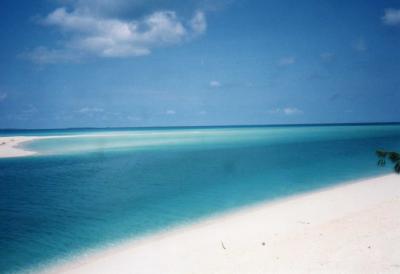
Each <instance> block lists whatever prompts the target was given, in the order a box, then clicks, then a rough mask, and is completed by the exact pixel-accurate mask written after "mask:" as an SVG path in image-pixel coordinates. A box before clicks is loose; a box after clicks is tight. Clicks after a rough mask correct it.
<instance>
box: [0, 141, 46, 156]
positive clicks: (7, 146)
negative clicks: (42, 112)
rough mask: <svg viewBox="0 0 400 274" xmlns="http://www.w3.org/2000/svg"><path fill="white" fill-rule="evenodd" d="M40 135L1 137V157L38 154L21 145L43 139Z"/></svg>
mask: <svg viewBox="0 0 400 274" xmlns="http://www.w3.org/2000/svg"><path fill="white" fill-rule="evenodd" d="M43 138H48V137H40V136H10V137H0V158H8V157H22V156H30V155H34V154H36V152H34V151H28V150H24V149H22V148H21V147H20V145H21V144H22V143H24V142H28V141H33V140H37V139H43Z"/></svg>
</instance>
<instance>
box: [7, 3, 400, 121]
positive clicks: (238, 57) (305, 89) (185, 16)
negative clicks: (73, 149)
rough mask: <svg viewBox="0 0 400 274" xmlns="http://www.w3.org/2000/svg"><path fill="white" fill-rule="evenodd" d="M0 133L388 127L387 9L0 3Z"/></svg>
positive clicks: (397, 85) (391, 73) (397, 79)
mask: <svg viewBox="0 0 400 274" xmlns="http://www.w3.org/2000/svg"><path fill="white" fill-rule="evenodd" d="M0 41H1V42H0V60H1V61H0V128H66V127H142V126H207V125H251V124H299V123H300V124H305V123H358V122H399V121H400V104H399V102H400V1H386V0H382V1H375V0H346V1H345V0H327V1H320V0H307V1H297V0H296V1H295V0H265V1H261V0H260V1H249V0H248V1H244V0H214V1H212V0H187V1H178V0H163V1H157V0H130V1H128V0H97V1H96V0H37V1H22V0H2V1H1V3H0Z"/></svg>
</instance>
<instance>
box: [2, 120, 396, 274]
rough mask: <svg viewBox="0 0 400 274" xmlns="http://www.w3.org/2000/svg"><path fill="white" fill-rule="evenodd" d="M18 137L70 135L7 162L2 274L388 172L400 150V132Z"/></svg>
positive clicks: (259, 130)
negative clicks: (380, 163) (383, 158)
mask: <svg viewBox="0 0 400 274" xmlns="http://www.w3.org/2000/svg"><path fill="white" fill-rule="evenodd" d="M16 134H18V135H21V134H23V135H41V136H46V135H65V137H64V138H57V139H44V140H38V141H34V142H31V143H26V144H24V145H23V146H24V148H26V149H30V150H35V151H38V152H39V153H40V154H39V155H37V156H31V157H22V158H8V159H0V220H1V222H0V273H7V272H15V271H21V270H27V269H30V268H31V267H38V266H42V265H45V264H47V263H49V262H52V261H54V260H57V259H63V258H68V257H69V256H74V255H76V254H81V253H84V252H86V251H88V250H90V249H92V248H96V247H101V246H104V245H108V244H112V243H116V242H118V241H122V240H124V239H128V238H132V237H137V236H140V235H143V234H145V233H151V232H154V231H158V230H161V229H165V228H168V227H172V226H175V225H178V224H182V223H185V222H191V221H194V220H197V219H199V218H204V217H206V216H209V215H212V214H217V213H221V212H224V211H228V210H232V209H234V208H238V207H241V206H245V205H250V204H254V203H257V202H262V201H267V200H272V199H276V198H280V197H285V196H288V195H293V194H297V193H300V192H304V191H310V190H315V189H318V188H322V187H327V186H330V185H334V184H338V183H341V182H343V181H346V180H352V179H359V178H366V177H370V176H376V175H380V174H386V173H388V172H391V169H390V168H389V167H387V168H377V167H376V157H375V150H376V149H377V148H385V149H393V150H395V149H397V150H400V125H352V126H299V127H295V126H290V127H232V128H229V127H222V128H173V129H168V128H164V129H146V130H140V129H123V130H121V129H119V130H112V129H107V130H75V131H71V130H65V131H63V130H57V131H40V132H35V131H32V132H31V131H24V132H4V131H3V132H0V135H16ZM399 183H400V177H399Z"/></svg>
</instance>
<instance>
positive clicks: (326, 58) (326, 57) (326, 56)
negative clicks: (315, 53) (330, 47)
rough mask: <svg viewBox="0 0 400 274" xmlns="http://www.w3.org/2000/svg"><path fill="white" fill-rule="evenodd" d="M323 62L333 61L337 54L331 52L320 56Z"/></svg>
mask: <svg viewBox="0 0 400 274" xmlns="http://www.w3.org/2000/svg"><path fill="white" fill-rule="evenodd" d="M320 57H321V60H322V61H325V62H329V61H332V60H333V58H334V57H335V54H333V53H331V52H323V53H321V54H320Z"/></svg>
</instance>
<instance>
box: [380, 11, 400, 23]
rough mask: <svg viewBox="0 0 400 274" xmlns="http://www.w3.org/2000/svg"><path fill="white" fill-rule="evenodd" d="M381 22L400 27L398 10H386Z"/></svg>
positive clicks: (399, 12)
mask: <svg viewBox="0 0 400 274" xmlns="http://www.w3.org/2000/svg"><path fill="white" fill-rule="evenodd" d="M382 21H383V23H384V24H386V25H391V26H395V25H400V9H386V10H385V14H384V15H383V17H382Z"/></svg>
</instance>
